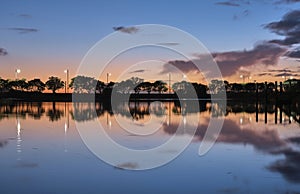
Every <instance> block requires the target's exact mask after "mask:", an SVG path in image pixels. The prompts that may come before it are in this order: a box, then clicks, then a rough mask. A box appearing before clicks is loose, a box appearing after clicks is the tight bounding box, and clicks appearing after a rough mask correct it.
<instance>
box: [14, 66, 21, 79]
mask: <svg viewBox="0 0 300 194" xmlns="http://www.w3.org/2000/svg"><path fill="white" fill-rule="evenodd" d="M19 73H21V69H15V78H16V80H17V79H18V74H19Z"/></svg>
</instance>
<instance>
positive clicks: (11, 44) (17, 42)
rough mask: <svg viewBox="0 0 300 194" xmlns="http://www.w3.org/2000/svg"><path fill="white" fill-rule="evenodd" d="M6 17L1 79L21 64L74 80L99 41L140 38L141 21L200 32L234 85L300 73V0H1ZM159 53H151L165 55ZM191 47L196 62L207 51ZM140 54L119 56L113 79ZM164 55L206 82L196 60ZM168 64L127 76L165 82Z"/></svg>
mask: <svg viewBox="0 0 300 194" xmlns="http://www.w3.org/2000/svg"><path fill="white" fill-rule="evenodd" d="M0 18H1V21H0V37H1V39H0V40H1V41H0V65H1V73H0V77H2V78H9V79H14V76H15V74H14V71H15V69H16V68H19V69H21V73H20V75H19V77H20V78H22V77H24V78H26V79H27V80H29V79H33V78H41V79H42V80H44V81H46V80H47V78H48V77H49V76H51V75H55V76H59V77H61V78H64V77H65V74H64V70H65V69H67V68H68V69H69V70H70V77H73V76H74V75H76V72H77V69H78V67H79V65H80V63H81V61H82V59H83V57H84V56H85V55H86V53H87V52H88V51H89V49H90V48H91V47H92V46H93V45H94V44H95V43H97V42H98V41H99V40H101V39H102V38H104V37H105V36H107V35H109V34H110V33H113V32H115V31H117V32H115V33H120V34H125V35H126V36H138V35H139V34H140V31H139V29H138V28H135V27H134V26H136V25H141V24H162V25H170V26H173V27H176V28H179V29H181V30H183V31H186V32H187V33H189V34H191V35H192V36H194V37H196V38H197V39H198V40H199V41H201V42H202V43H203V45H204V46H205V47H206V48H207V49H208V50H209V51H210V53H211V54H212V56H213V57H214V59H215V60H216V62H217V63H218V65H219V67H220V70H221V72H222V74H223V77H224V79H226V80H228V81H230V82H234V81H237V82H242V81H243V80H242V79H241V78H240V75H244V77H246V79H248V78H249V81H254V80H256V81H266V80H270V81H274V80H277V81H283V79H287V78H290V77H293V78H300V73H299V71H300V59H299V58H300V48H299V45H300V0H273V1H272V0H228V1H226V0H224V1H222V0H210V1H208V0H207V1H196V0H195V1H183V2H181V3H178V2H173V1H126V2H125V1H77V0H72V1H71V0H69V1H60V2H56V3H54V2H53V1H37V0H36V1H32V0H2V1H1V7H0ZM121 26H122V28H119V29H117V28H114V27H121ZM135 29H137V30H136V31H134V30H135ZM130 30H133V31H130ZM164 40H165V38H164V37H162V41H161V43H162V44H165V45H166V44H168V46H170V47H174V49H176V47H177V46H181V45H180V44H179V43H177V42H172V44H170V42H163V41H164ZM146 50H147V49H146ZM158 50H159V49H158ZM158 50H156V51H151V49H149V51H147V52H151V53H152V54H153V55H154V54H156V53H157V55H160V54H159V52H158ZM187 50H188V51H187V53H190V55H191V57H194V58H195V59H197V57H199V56H197V55H200V54H201V53H196V52H195V51H193V50H192V49H190V50H189V48H187ZM145 52H146V51H145ZM140 55H143V53H139V54H134V53H133V54H129V55H128V56H126V57H125V58H126V60H125V59H124V60H121V59H119V60H116V61H115V62H114V63H115V65H114V66H113V67H111V68H108V69H107V71H105V72H111V73H112V76H111V77H110V80H113V81H118V79H117V78H118V76H119V74H122V72H121V70H120V68H119V67H122V66H123V65H124V64H125V63H126V64H127V65H128V66H130V65H134V64H132V63H133V62H134V61H138V59H139V56H140ZM129 56H130V57H129ZM165 56H170V58H167V57H161V56H158V58H160V57H161V58H163V59H164V60H166V62H168V61H169V62H174V61H175V60H177V61H176V62H174V63H172V64H174V65H175V67H178V68H179V69H180V68H181V67H183V66H185V67H184V68H183V73H184V74H186V75H187V76H190V80H193V81H200V80H201V79H200V78H199V79H198V78H197V76H196V75H195V74H194V72H193V69H189V61H187V60H178V58H176V57H175V58H173V57H172V55H167V54H166V55H165ZM164 65H165V64H158V65H157V68H156V71H154V70H153V69H151V68H150V67H151V66H152V65H151V64H150V63H148V64H147V63H143V66H141V67H133V68H131V70H128V72H129V73H128V72H127V73H128V75H129V74H130V76H131V75H135V76H139V77H145V78H146V79H152V78H153V79H158V78H155V75H157V72H161V73H166V72H167V71H166V69H164V68H165V66H164ZM154 66H155V65H154ZM159 66H160V67H159ZM148 67H149V68H148ZM130 72H131V73H130ZM143 73H144V74H145V73H146V74H147V76H148V77H147V76H145V75H143ZM174 74H176V73H174ZM99 76H100V79H102V80H103V81H105V80H106V73H102V75H101V72H100V73H99ZM176 76H179V77H180V76H181V75H176ZM282 76H285V78H283V77H282ZM250 77H251V80H250Z"/></svg>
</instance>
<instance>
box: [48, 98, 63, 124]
mask: <svg viewBox="0 0 300 194" xmlns="http://www.w3.org/2000/svg"><path fill="white" fill-rule="evenodd" d="M47 116H48V117H49V121H52V122H53V121H58V120H60V118H61V117H63V116H64V111H62V110H57V109H56V106H55V102H53V103H52V109H50V110H48V112H47Z"/></svg>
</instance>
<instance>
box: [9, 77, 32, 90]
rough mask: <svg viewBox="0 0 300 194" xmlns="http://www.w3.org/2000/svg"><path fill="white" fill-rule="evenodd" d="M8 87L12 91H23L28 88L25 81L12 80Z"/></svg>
mask: <svg viewBox="0 0 300 194" xmlns="http://www.w3.org/2000/svg"><path fill="white" fill-rule="evenodd" d="M8 87H9V88H10V89H12V90H19V91H25V90H27V88H28V83H27V82H26V79H18V80H12V81H9V82H8Z"/></svg>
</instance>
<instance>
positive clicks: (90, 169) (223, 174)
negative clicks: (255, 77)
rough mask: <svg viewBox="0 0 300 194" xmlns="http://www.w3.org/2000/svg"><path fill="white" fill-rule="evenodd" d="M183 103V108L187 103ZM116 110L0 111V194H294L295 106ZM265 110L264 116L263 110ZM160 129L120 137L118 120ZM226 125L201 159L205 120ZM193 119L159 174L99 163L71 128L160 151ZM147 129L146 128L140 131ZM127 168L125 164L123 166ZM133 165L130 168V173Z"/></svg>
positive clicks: (31, 106)
mask: <svg viewBox="0 0 300 194" xmlns="http://www.w3.org/2000/svg"><path fill="white" fill-rule="evenodd" d="M187 103H188V102H187ZM149 105H150V103H148V102H140V103H131V104H130V106H129V107H130V111H129V112H130V113H131V114H128V111H125V110H127V109H128V105H127V104H126V103H120V104H119V105H118V106H117V109H116V111H115V112H114V114H113V113H112V112H111V110H110V107H109V106H107V105H105V104H97V105H96V112H97V117H95V116H94V115H93V114H91V113H90V104H88V103H81V104H76V105H75V107H76V111H74V107H73V104H72V103H24V102H23V103H22V102H16V103H5V104H3V103H2V104H1V106H0V158H1V160H0V193H1V194H2V193H3V194H6V193H31V194H32V193H66V192H70V193H167V192H168V193H289V192H300V125H299V107H298V104H296V105H295V106H292V105H289V106H283V107H280V108H279V107H275V106H273V105H268V106H264V105H258V107H256V106H255V104H254V105H251V104H232V105H228V106H227V108H226V111H224V110H222V109H219V108H218V106H217V105H215V104H210V103H201V104H200V107H201V109H200V111H198V110H193V109H192V108H190V109H184V108H182V107H186V106H185V105H184V104H182V105H181V106H180V104H179V103H174V102H165V103H163V104H155V105H154V106H149ZM266 110H267V111H266ZM149 111H150V112H152V113H153V114H152V120H151V121H152V122H159V121H160V120H161V118H163V119H164V120H163V124H162V126H161V127H160V128H159V130H158V131H157V132H155V133H154V134H152V135H148V136H143V137H140V136H133V135H130V133H128V132H126V131H124V130H122V129H121V128H120V127H119V125H118V123H117V122H116V118H118V117H119V118H123V119H125V120H128V122H133V123H135V124H136V125H143V126H147V122H148V121H149V120H150V115H149ZM211 116H213V117H214V118H224V117H225V122H224V126H223V128H222V131H221V133H220V136H219V138H218V141H217V143H216V144H215V145H214V147H213V148H212V149H211V150H210V151H209V152H208V153H207V154H206V155H204V156H199V155H198V149H199V146H200V144H201V140H202V138H203V135H204V133H205V130H206V127H207V125H208V122H209V118H210V117H211ZM195 117H197V118H198V119H199V127H198V129H197V131H196V135H195V136H194V138H193V141H192V143H191V144H190V145H189V146H188V147H187V149H186V150H185V151H184V152H183V153H182V154H181V155H180V156H179V157H177V158H176V159H175V160H173V161H172V162H170V163H169V164H167V165H164V166H162V167H159V168H156V169H152V170H146V171H132V170H123V169H122V168H120V166H119V167H118V168H116V167H113V166H111V165H108V164H106V163H105V162H103V161H101V160H100V159H98V158H97V157H96V156H95V155H94V154H93V153H92V152H90V151H89V149H88V148H87V147H86V146H85V144H84V143H83V141H82V139H81V137H80V135H79V133H78V131H77V129H76V127H75V121H74V118H76V119H77V122H81V123H86V124H88V123H89V122H91V121H93V120H95V119H98V120H99V121H100V122H101V123H102V125H103V126H104V127H105V130H106V131H107V133H108V135H109V136H110V137H111V138H112V139H114V140H115V141H116V142H117V143H119V144H121V145H124V146H127V147H131V148H135V149H149V148H153V147H156V146H159V145H161V144H162V143H163V142H165V141H166V140H168V139H169V138H170V137H172V135H173V134H174V133H175V132H176V130H177V127H178V126H181V125H179V123H180V122H181V121H183V127H179V129H178V130H180V133H181V134H182V138H184V137H185V136H188V135H192V134H190V131H189V130H188V125H189V124H190V123H187V122H185V121H186V120H189V119H191V120H193V118H195ZM146 128H147V127H145V129H146ZM127 165H129V164H127ZM135 165H138V164H132V165H131V167H132V168H133V169H134V168H135Z"/></svg>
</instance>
